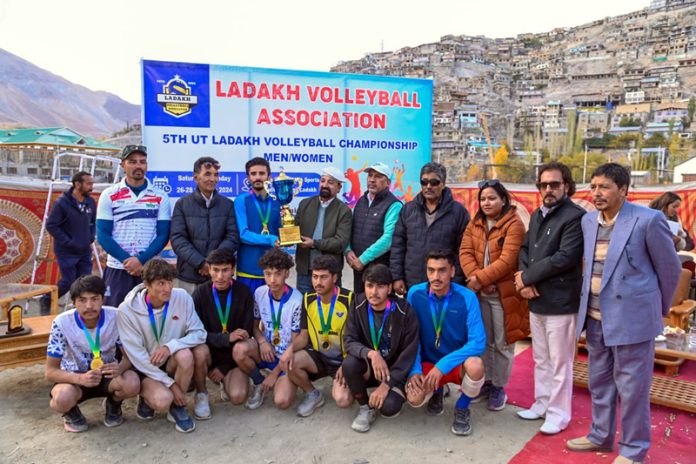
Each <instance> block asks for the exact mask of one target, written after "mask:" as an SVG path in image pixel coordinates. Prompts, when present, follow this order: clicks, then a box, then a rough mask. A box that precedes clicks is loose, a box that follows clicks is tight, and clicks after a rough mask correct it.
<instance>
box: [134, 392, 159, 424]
mask: <svg viewBox="0 0 696 464" xmlns="http://www.w3.org/2000/svg"><path fill="white" fill-rule="evenodd" d="M135 415H136V416H138V419H140V420H144V421H149V420H152V419H153V418H154V417H155V410H154V409H152V408H151V407H150V406H148V405H147V403H146V402H145V400H144V399H143V397H142V396H139V397H138V408H137V409H136V410H135Z"/></svg>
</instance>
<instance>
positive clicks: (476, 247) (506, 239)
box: [459, 179, 529, 411]
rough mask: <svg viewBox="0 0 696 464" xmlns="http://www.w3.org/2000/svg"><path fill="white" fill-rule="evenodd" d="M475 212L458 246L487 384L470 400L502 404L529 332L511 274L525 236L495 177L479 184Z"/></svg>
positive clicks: (524, 307) (492, 405)
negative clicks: (481, 338)
mask: <svg viewBox="0 0 696 464" xmlns="http://www.w3.org/2000/svg"><path fill="white" fill-rule="evenodd" d="M478 200H479V210H478V212H477V213H476V216H474V219H473V220H472V221H471V222H469V225H468V226H467V228H466V230H465V232H464V238H463V239H462V244H461V248H460V249H459V260H460V262H461V265H462V270H463V271H464V274H465V275H466V277H467V286H468V287H469V288H470V289H471V290H473V291H475V292H477V293H478V294H479V302H480V303H481V317H482V319H483V324H484V326H485V328H486V338H487V343H486V352H485V353H484V355H483V363H484V366H485V368H486V384H485V385H484V387H483V388H482V389H481V393H480V395H479V396H478V397H477V398H476V399H475V400H474V401H481V400H482V399H484V398H487V399H488V409H490V410H492V411H500V410H501V409H503V408H505V403H506V401H507V395H506V394H505V390H504V387H505V386H506V385H507V383H508V381H509V380H510V372H511V371H512V361H513V358H514V354H515V342H516V341H517V340H520V339H522V338H524V337H525V336H526V335H527V333H528V332H529V313H528V310H527V300H525V299H524V298H522V297H521V296H520V295H519V294H518V293H517V291H516V290H515V278H514V274H515V272H516V271H517V258H518V256H519V253H520V246H521V245H522V241H523V239H524V233H525V231H524V224H523V223H522V220H521V219H520V217H519V216H518V215H517V207H516V206H514V205H512V204H511V202H510V194H509V193H508V191H507V189H506V188H505V187H504V186H503V184H501V183H500V182H499V181H497V180H495V179H493V180H486V181H481V182H479V194H478Z"/></svg>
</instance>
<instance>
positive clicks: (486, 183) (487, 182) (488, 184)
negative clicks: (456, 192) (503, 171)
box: [478, 179, 500, 190]
mask: <svg viewBox="0 0 696 464" xmlns="http://www.w3.org/2000/svg"><path fill="white" fill-rule="evenodd" d="M499 183H500V181H498V179H488V180H482V181H481V182H479V183H478V188H479V190H481V189H484V188H486V187H493V186H494V185H498V184H499Z"/></svg>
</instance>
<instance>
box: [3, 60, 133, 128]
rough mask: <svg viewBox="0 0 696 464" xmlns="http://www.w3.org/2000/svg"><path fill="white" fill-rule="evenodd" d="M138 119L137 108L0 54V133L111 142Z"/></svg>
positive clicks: (104, 93)
mask: <svg viewBox="0 0 696 464" xmlns="http://www.w3.org/2000/svg"><path fill="white" fill-rule="evenodd" d="M139 119H140V106H138V105H133V104H131V103H128V102H127V101H125V100H123V99H122V98H120V97H118V96H116V95H114V94H111V93H108V92H95V91H92V90H89V89H88V88H86V87H83V86H81V85H77V84H73V83H72V82H69V81H67V80H66V79H63V78H62V77H60V76H56V75H55V74H53V73H50V72H48V71H46V70H44V69H41V68H39V67H38V66H35V65H33V64H32V63H30V62H28V61H26V60H24V59H22V58H20V57H18V56H16V55H13V54H12V53H10V52H8V51H6V50H3V49H1V48H0V127H13V126H22V127H58V126H60V127H70V128H71V129H74V130H76V131H77V132H79V133H81V134H84V135H88V136H92V137H105V136H110V135H111V134H113V133H114V132H116V131H119V130H121V129H123V128H124V127H125V126H126V125H127V124H129V125H132V124H133V123H134V122H138V121H139Z"/></svg>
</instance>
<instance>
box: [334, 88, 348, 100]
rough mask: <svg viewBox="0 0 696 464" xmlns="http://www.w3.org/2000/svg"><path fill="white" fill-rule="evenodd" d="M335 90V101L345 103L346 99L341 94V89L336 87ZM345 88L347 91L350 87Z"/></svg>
mask: <svg viewBox="0 0 696 464" xmlns="http://www.w3.org/2000/svg"><path fill="white" fill-rule="evenodd" d="M333 90H334V92H333V101H334V103H345V100H343V99H342V98H341V94H340V92H341V89H339V88H338V87H334V89H333ZM345 90H346V92H349V90H348V89H345Z"/></svg>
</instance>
